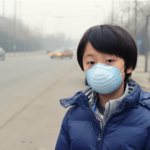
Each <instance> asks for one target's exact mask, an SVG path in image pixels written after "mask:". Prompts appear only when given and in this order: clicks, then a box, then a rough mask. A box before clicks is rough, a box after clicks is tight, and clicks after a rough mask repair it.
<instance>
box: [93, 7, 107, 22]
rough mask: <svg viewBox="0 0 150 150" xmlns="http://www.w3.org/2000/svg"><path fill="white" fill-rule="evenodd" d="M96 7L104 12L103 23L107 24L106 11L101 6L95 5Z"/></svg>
mask: <svg viewBox="0 0 150 150" xmlns="http://www.w3.org/2000/svg"><path fill="white" fill-rule="evenodd" d="M94 6H95V7H97V8H100V9H101V10H102V11H103V22H104V23H105V9H104V8H103V7H101V6H98V5H94Z"/></svg>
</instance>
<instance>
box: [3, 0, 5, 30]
mask: <svg viewBox="0 0 150 150" xmlns="http://www.w3.org/2000/svg"><path fill="white" fill-rule="evenodd" d="M2 10H3V12H2V13H3V19H2V25H3V29H4V25H5V2H4V0H3V4H2Z"/></svg>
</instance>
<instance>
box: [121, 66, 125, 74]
mask: <svg viewBox="0 0 150 150" xmlns="http://www.w3.org/2000/svg"><path fill="white" fill-rule="evenodd" d="M125 68H126V66H125V67H124V68H123V70H122V71H121V72H120V76H121V75H122V72H123V71H124V70H125Z"/></svg>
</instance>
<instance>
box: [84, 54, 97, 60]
mask: <svg viewBox="0 0 150 150" xmlns="http://www.w3.org/2000/svg"><path fill="white" fill-rule="evenodd" d="M87 57H94V55H93V54H87V55H85V56H84V58H83V59H85V58H87Z"/></svg>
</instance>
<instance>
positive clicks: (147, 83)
mask: <svg viewBox="0 0 150 150" xmlns="http://www.w3.org/2000/svg"><path fill="white" fill-rule="evenodd" d="M144 66H145V57H144V56H143V55H140V56H138V61H137V66H136V69H135V70H134V71H133V73H132V76H131V78H132V79H133V80H134V81H135V82H137V83H138V84H139V85H140V86H141V88H142V89H143V90H144V91H148V92H150V58H149V61H148V72H144Z"/></svg>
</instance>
